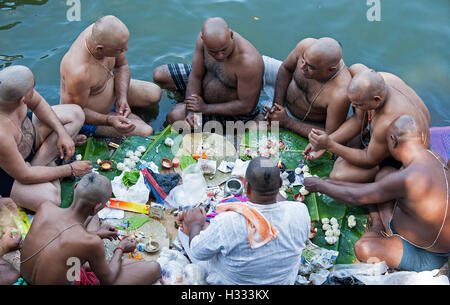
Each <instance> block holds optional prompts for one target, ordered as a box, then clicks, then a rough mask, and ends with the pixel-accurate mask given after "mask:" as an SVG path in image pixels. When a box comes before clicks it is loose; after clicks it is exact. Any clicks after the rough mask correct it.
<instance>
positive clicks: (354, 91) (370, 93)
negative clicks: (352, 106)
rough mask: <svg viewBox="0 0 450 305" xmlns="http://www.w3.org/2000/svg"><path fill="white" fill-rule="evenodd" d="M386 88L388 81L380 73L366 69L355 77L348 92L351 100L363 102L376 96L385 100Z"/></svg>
mask: <svg viewBox="0 0 450 305" xmlns="http://www.w3.org/2000/svg"><path fill="white" fill-rule="evenodd" d="M386 90H387V87H386V83H385V81H384V79H383V77H382V76H381V74H380V73H377V72H375V71H374V70H364V71H362V72H359V73H357V74H356V75H355V76H354V77H353V79H352V81H351V83H350V85H349V87H348V94H349V97H351V98H350V100H351V101H358V102H363V101H366V100H369V99H370V100H371V99H373V98H374V97H375V96H379V97H380V98H382V99H383V100H384V98H385V96H386Z"/></svg>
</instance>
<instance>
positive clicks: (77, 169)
mask: <svg viewBox="0 0 450 305" xmlns="http://www.w3.org/2000/svg"><path fill="white" fill-rule="evenodd" d="M70 165H71V166H72V169H73V176H74V177H81V176H84V175H86V174H87V173H89V172H90V171H91V170H92V162H91V161H75V162H72V163H70Z"/></svg>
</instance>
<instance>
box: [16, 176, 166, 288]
mask: <svg viewBox="0 0 450 305" xmlns="http://www.w3.org/2000/svg"><path fill="white" fill-rule="evenodd" d="M110 196H111V183H110V181H109V180H108V179H107V178H106V177H104V176H102V175H98V174H96V173H90V174H87V175H86V176H84V177H83V178H82V179H81V180H80V181H79V182H78V183H77V184H76V186H75V190H74V198H73V203H72V205H71V206H70V207H69V208H67V209H61V208H58V207H55V206H54V205H52V204H48V203H44V204H42V205H41V207H40V208H39V210H38V211H37V213H36V215H35V217H34V220H33V223H32V225H31V227H30V231H29V232H28V234H27V236H26V238H25V240H24V242H23V247H22V251H21V256H20V260H21V265H20V271H21V275H22V277H23V279H24V280H25V281H26V282H27V283H29V284H34V285H69V284H80V285H94V284H97V285H98V284H121V285H150V284H152V283H154V282H155V281H156V280H158V279H159V278H160V277H161V270H160V266H159V264H158V263H156V262H144V261H138V262H136V261H133V262H129V261H126V262H122V255H123V254H124V253H129V252H132V251H134V250H135V249H136V240H134V239H131V238H124V239H122V240H121V241H120V243H119V245H118V247H117V248H116V249H115V250H114V254H113V257H112V258H111V260H110V262H107V261H106V258H105V246H104V244H103V241H102V239H105V238H108V239H117V238H118V235H117V229H115V228H114V227H112V226H109V225H105V226H103V227H101V228H100V227H99V223H98V217H97V216H96V215H97V213H98V212H99V211H100V210H101V209H103V208H104V207H105V204H106V202H107V201H108V200H109V198H110ZM92 216H94V217H92ZM91 217H92V218H91ZM89 218H91V219H89ZM87 223H88V224H87ZM85 263H88V265H87V264H85ZM81 266H83V267H81Z"/></svg>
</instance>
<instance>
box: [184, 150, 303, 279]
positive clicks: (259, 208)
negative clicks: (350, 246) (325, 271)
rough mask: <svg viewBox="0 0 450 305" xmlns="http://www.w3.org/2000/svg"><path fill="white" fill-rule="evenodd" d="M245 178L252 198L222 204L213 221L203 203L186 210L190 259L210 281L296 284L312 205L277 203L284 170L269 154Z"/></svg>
mask: <svg viewBox="0 0 450 305" xmlns="http://www.w3.org/2000/svg"><path fill="white" fill-rule="evenodd" d="M245 178H246V185H245V193H246V196H247V197H248V200H249V201H248V202H245V203H237V202H234V203H223V204H221V205H219V206H218V207H217V211H218V213H219V215H218V216H216V217H215V218H214V219H213V220H212V221H211V224H210V225H209V226H208V225H207V223H205V221H206V216H205V211H204V210H203V208H197V209H190V210H187V211H183V213H182V214H180V216H179V218H178V222H179V224H180V231H179V234H178V236H179V238H180V241H181V242H182V243H183V246H184V248H185V249H186V252H187V254H188V255H189V257H190V259H191V260H192V261H193V262H195V263H199V264H200V265H201V266H204V267H205V270H206V271H207V272H208V276H207V278H206V281H207V282H208V283H209V284H212V285H293V284H294V282H295V280H296V278H297V274H298V267H299V264H300V259H301V255H302V251H303V248H304V247H305V242H306V241H307V240H308V237H309V230H310V226H311V219H310V216H309V213H308V209H307V208H306V205H304V204H303V203H299V202H289V201H281V202H277V194H278V192H279V189H280V186H281V184H282V181H281V178H280V169H279V168H278V166H277V164H276V163H275V162H274V161H273V160H271V159H269V158H264V157H257V158H254V159H252V161H250V163H249V165H248V167H247V171H246V173H245ZM258 220H259V221H258ZM250 223H251V225H250Z"/></svg>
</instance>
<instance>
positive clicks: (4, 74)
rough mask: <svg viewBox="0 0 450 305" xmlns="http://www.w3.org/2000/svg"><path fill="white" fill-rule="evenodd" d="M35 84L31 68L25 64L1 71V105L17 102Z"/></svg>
mask: <svg viewBox="0 0 450 305" xmlns="http://www.w3.org/2000/svg"><path fill="white" fill-rule="evenodd" d="M33 86H34V77H33V73H32V72H31V70H30V69H29V68H27V67H25V66H10V67H7V68H5V69H3V70H1V71H0V106H1V105H4V104H12V103H16V102H17V101H18V100H20V99H21V98H22V97H24V96H25V95H27V93H28V92H29V91H30V90H31V89H32V88H33Z"/></svg>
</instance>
